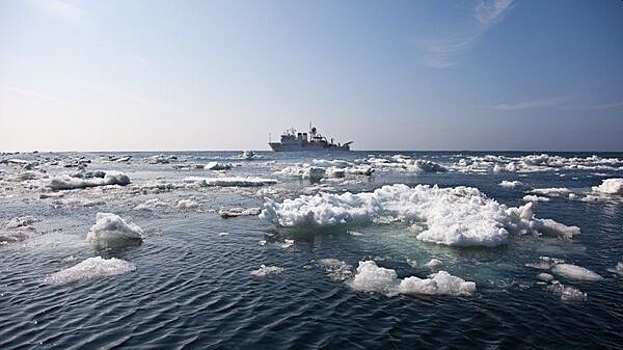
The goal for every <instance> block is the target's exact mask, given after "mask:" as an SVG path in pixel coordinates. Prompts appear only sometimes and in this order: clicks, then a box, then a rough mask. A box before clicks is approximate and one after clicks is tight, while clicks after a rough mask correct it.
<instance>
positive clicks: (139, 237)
mask: <svg viewBox="0 0 623 350" xmlns="http://www.w3.org/2000/svg"><path fill="white" fill-rule="evenodd" d="M86 240H87V241H88V242H90V243H91V244H93V245H94V246H96V247H121V246H125V245H135V244H139V243H141V242H142V241H143V229H141V228H140V227H139V226H138V225H136V224H134V223H132V222H126V220H124V219H123V218H121V217H120V216H118V215H116V214H112V213H97V216H96V220H95V224H94V225H93V226H91V228H90V229H89V233H88V234H87V237H86Z"/></svg>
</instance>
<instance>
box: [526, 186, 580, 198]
mask: <svg viewBox="0 0 623 350" xmlns="http://www.w3.org/2000/svg"><path fill="white" fill-rule="evenodd" d="M530 192H532V193H534V194H540V195H543V196H549V197H565V196H568V195H569V193H571V190H570V189H568V188H565V187H558V188H535V189H533V190H532V191H530Z"/></svg>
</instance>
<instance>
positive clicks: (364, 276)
mask: <svg viewBox="0 0 623 350" xmlns="http://www.w3.org/2000/svg"><path fill="white" fill-rule="evenodd" d="M346 283H347V284H348V285H349V286H350V287H351V288H353V289H355V290H358V291H363V292H378V293H384V294H388V295H393V294H398V293H400V294H424V295H455V296H456V295H471V294H473V293H474V292H475V291H476V283H474V282H469V281H465V280H463V279H462V278H460V277H457V276H453V275H451V274H449V273H448V272H446V271H439V272H436V273H433V274H431V275H429V276H428V277H427V278H419V277H416V276H410V277H406V278H404V279H400V278H398V274H397V273H396V271H395V270H393V269H387V268H384V267H379V266H377V264H376V263H375V262H374V261H372V260H369V261H360V262H359V266H358V267H357V271H356V274H355V276H354V277H353V278H352V279H351V280H348V281H346Z"/></svg>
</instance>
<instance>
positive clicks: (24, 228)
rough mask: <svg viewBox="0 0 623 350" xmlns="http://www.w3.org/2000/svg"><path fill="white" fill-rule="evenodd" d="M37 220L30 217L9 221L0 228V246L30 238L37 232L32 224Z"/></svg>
mask: <svg viewBox="0 0 623 350" xmlns="http://www.w3.org/2000/svg"><path fill="white" fill-rule="evenodd" d="M37 221H39V220H37V219H35V218H34V217H32V216H29V215H28V216H20V217H16V218H13V219H11V220H9V222H8V223H6V225H4V226H0V244H6V243H14V242H19V241H23V240H25V239H27V238H30V237H32V236H33V235H34V234H35V233H36V232H37V230H36V229H35V227H34V226H32V224H33V223H35V222H37Z"/></svg>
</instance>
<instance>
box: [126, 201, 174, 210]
mask: <svg viewBox="0 0 623 350" xmlns="http://www.w3.org/2000/svg"><path fill="white" fill-rule="evenodd" d="M168 206H169V205H168V204H167V203H165V202H163V201H161V200H160V199H158V198H151V199H148V200H147V201H145V203H141V204H139V205H137V206H135V207H134V209H135V210H156V209H157V208H161V207H168Z"/></svg>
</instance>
